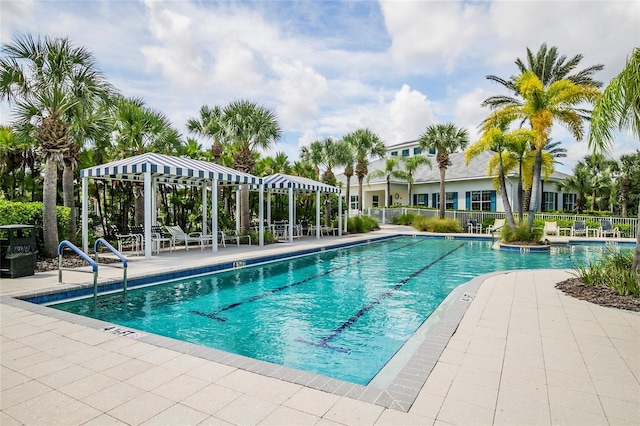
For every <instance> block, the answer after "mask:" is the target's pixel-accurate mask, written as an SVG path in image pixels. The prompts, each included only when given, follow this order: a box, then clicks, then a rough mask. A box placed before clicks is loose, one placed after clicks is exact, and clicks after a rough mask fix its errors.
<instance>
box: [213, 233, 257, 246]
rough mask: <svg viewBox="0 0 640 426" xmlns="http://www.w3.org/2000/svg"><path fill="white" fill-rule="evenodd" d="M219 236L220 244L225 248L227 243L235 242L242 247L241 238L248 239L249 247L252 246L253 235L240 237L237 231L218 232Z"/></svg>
mask: <svg viewBox="0 0 640 426" xmlns="http://www.w3.org/2000/svg"><path fill="white" fill-rule="evenodd" d="M218 235H219V236H220V242H221V243H222V246H223V247H226V246H227V241H235V242H236V244H237V245H238V246H240V239H241V238H247V239H248V241H249V245H251V235H249V234H247V235H239V234H238V232H237V231H236V230H226V231H218Z"/></svg>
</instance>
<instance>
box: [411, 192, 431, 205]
mask: <svg viewBox="0 0 640 426" xmlns="http://www.w3.org/2000/svg"><path fill="white" fill-rule="evenodd" d="M413 205H414V206H423V207H427V206H428V205H429V194H413Z"/></svg>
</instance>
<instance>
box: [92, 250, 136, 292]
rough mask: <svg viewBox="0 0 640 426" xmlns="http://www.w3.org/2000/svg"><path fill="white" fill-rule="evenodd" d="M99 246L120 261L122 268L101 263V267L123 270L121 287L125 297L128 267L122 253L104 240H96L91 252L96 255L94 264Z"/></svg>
mask: <svg viewBox="0 0 640 426" xmlns="http://www.w3.org/2000/svg"><path fill="white" fill-rule="evenodd" d="M99 244H102V245H103V246H105V247H106V248H107V249H109V251H111V253H113V254H115V255H116V256H117V257H118V259H120V261H121V262H122V266H118V265H111V264H108V263H102V264H101V265H103V266H108V267H110V268H120V267H121V268H122V270H123V278H122V287H123V293H124V294H125V295H126V294H127V266H128V264H127V259H125V257H124V256H123V255H122V253H120V252H119V251H118V250H116V249H115V248H114V247H113V246H112V245H111V244H109V242H108V241H107V240H105V239H104V238H98V239H97V240H96V242H95V243H94V244H93V252H94V253H95V254H96V263H98V245H99Z"/></svg>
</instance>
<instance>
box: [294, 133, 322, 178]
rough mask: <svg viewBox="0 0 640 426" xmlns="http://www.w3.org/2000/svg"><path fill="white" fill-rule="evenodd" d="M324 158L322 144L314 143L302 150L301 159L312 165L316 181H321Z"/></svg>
mask: <svg viewBox="0 0 640 426" xmlns="http://www.w3.org/2000/svg"><path fill="white" fill-rule="evenodd" d="M323 157H324V152H323V147H322V142H320V141H313V142H311V144H310V145H309V146H303V147H302V148H301V149H300V159H301V160H302V161H306V162H307V163H309V164H311V165H312V166H313V168H314V170H315V176H314V179H315V180H318V181H319V180H320V165H321V164H322V161H323Z"/></svg>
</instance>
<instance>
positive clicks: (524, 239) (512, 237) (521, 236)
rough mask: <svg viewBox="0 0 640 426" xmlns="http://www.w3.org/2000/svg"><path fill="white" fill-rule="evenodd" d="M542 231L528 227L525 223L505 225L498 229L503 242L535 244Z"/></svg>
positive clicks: (538, 240)
mask: <svg viewBox="0 0 640 426" xmlns="http://www.w3.org/2000/svg"><path fill="white" fill-rule="evenodd" d="M542 232H543V230H542V229H540V228H529V227H528V226H527V224H526V223H521V224H516V226H515V227H513V228H512V227H511V226H509V225H505V226H503V227H502V230H501V231H500V238H501V239H502V241H504V242H505V243H529V244H531V243H534V244H537V243H539V242H540V239H541V238H542Z"/></svg>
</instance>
